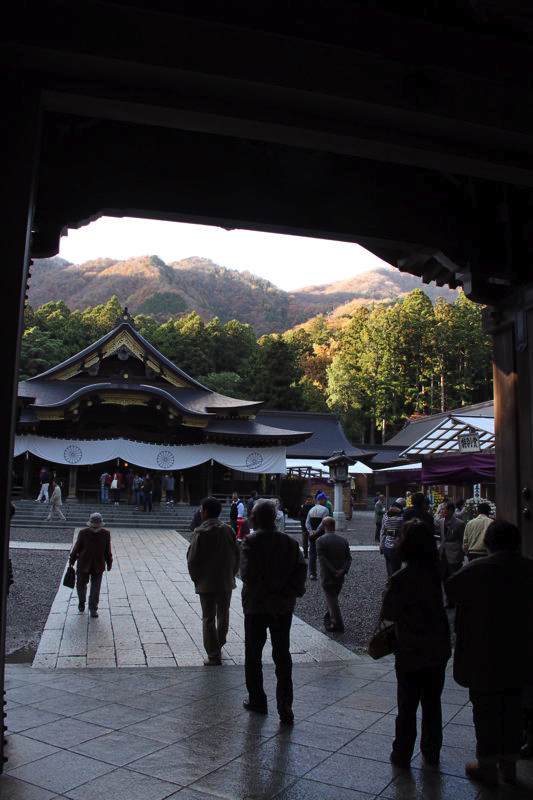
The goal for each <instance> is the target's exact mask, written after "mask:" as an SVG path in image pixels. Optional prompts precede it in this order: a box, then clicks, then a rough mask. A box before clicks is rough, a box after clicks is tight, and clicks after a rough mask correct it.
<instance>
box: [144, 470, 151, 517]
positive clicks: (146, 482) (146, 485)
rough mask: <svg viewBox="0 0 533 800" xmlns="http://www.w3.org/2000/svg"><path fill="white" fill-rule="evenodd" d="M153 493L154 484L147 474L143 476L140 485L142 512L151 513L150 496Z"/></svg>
mask: <svg viewBox="0 0 533 800" xmlns="http://www.w3.org/2000/svg"><path fill="white" fill-rule="evenodd" d="M153 491H154V482H153V480H152V478H151V477H150V474H149V473H148V472H147V473H146V475H145V476H144V479H143V483H142V496H143V511H150V512H151V511H152V508H153V506H152V495H153Z"/></svg>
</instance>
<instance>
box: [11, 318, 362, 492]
mask: <svg viewBox="0 0 533 800" xmlns="http://www.w3.org/2000/svg"><path fill="white" fill-rule="evenodd" d="M18 402H19V414H18V424H17V434H16V439H15V450H14V455H15V461H14V468H15V485H18V486H19V488H20V493H21V494H22V496H24V497H31V496H32V495H33V492H37V487H38V475H39V470H40V468H41V467H42V466H43V465H47V466H48V467H49V468H50V470H51V471H55V473H56V476H57V479H58V480H60V481H61V482H62V484H63V496H64V497H65V498H68V499H70V500H74V499H80V500H95V499H96V497H97V492H98V480H99V476H100V475H101V473H102V472H103V471H104V470H106V471H108V472H110V473H113V472H115V471H119V472H121V473H122V474H123V475H124V476H126V475H128V473H129V475H130V476H131V473H137V474H141V475H145V474H146V473H147V472H148V473H150V474H151V475H152V477H153V478H154V482H155V485H156V486H157V481H158V478H159V477H160V476H161V475H162V474H164V473H166V472H173V473H174V474H175V477H176V478H177V480H176V491H175V496H176V499H177V500H178V501H181V502H184V503H196V502H198V501H199V499H200V498H201V497H203V496H205V495H206V494H213V493H214V494H218V495H223V496H228V495H229V494H230V493H231V491H233V490H234V489H237V490H238V491H239V492H242V493H249V492H251V491H252V490H253V489H257V491H258V492H260V493H262V494H278V490H279V478H280V476H281V475H284V474H285V473H286V471H287V466H288V465H290V464H291V463H299V460H298V459H297V460H296V462H295V461H294V458H295V456H299V455H302V456H303V455H306V456H307V457H309V455H308V454H311V455H313V456H314V457H319V458H320V457H321V458H327V457H328V456H329V455H330V454H331V452H332V451H333V450H335V449H339V447H340V448H344V449H346V447H348V448H349V449H350V455H354V456H355V457H357V456H358V455H359V454H360V453H361V451H359V450H358V449H357V448H353V447H352V446H351V445H350V443H349V442H348V440H347V439H346V437H345V435H344V432H343V431H342V428H341V427H340V423H339V422H338V420H337V419H336V418H335V417H334V416H333V415H330V414H308V415H307V414H298V415H296V414H294V413H293V414H290V413H289V412H265V415H267V414H268V416H265V421H262V420H261V418H260V416H258V414H259V412H260V410H261V407H262V405H263V403H262V402H257V401H250V400H241V399H236V398H233V397H227V396H225V395H222V394H219V393H218V392H214V391H212V390H211V389H208V388H207V387H206V386H203V385H202V384H201V383H199V382H198V381H197V380H195V379H194V378H192V377H191V376H190V375H187V374H186V373H185V372H183V370H181V369H179V367H177V366H176V365H175V364H173V363H172V362H171V361H169V359H168V358H166V357H165V356H164V355H163V354H162V353H160V352H159V351H158V350H156V348H155V347H153V346H152V345H151V344H150V342H148V341H147V340H146V339H145V338H144V337H143V336H142V335H141V334H140V333H139V331H138V330H136V328H135V326H134V324H133V321H132V318H131V316H130V315H129V313H128V311H127V309H125V310H124V313H123V316H122V318H121V319H120V320H119V322H118V324H117V326H116V327H115V328H113V330H111V331H110V332H109V333H107V334H106V335H105V336H103V337H102V338H101V339H99V340H98V341H96V342H94V343H93V344H91V345H90V346H89V347H87V348H85V349H84V350H82V351H81V352H79V353H77V354H76V355H74V356H71V357H70V358H68V359H66V360H65V361H63V362H61V363H60V364H57V365H56V366H54V367H52V368H51V369H49V370H47V371H46V372H43V373H41V374H40V375H37V376H35V377H33V378H30V379H29V380H26V381H22V382H20V383H19V388H18ZM292 417H295V418H296V417H297V424H296V425H295V426H294V427H295V428H296V429H291V428H290V424H291V418H292ZM271 420H272V424H271ZM307 421H309V423H310V424H309V430H306V422H307ZM307 440H311V441H313V440H314V441H315V442H316V445H315V444H314V445H312V447H311V449H309V445H308V444H307ZM303 443H306V447H305V449H301V450H298V447H297V446H298V445H301V446H302V447H303ZM309 444H310V443H309ZM287 448H290V452H289V454H287ZM294 451H296V452H294ZM300 460H301V459H300Z"/></svg>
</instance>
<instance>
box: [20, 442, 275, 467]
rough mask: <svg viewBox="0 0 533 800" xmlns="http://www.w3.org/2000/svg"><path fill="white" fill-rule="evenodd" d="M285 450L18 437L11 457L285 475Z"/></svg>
mask: <svg viewBox="0 0 533 800" xmlns="http://www.w3.org/2000/svg"><path fill="white" fill-rule="evenodd" d="M286 451H287V449H286V447H249V448H248V447H230V446H229V445H224V444H190V445H167V444H151V443H148V442H135V441H132V440H130V439H95V440H90V439H53V438H49V437H46V436H34V435H31V434H30V435H27V436H17V437H16V438H15V450H14V455H15V456H19V455H21V453H25V452H30V453H33V455H35V456H37V457H38V458H40V459H41V460H42V461H49V462H50V463H52V464H66V465H68V466H83V465H86V464H101V463H103V462H105V461H113V460H114V459H116V458H120V459H122V460H123V461H127V462H128V463H129V464H132V465H134V466H137V467H144V468H145V469H150V470H163V471H164V472H167V471H168V472H170V471H171V470H178V469H189V467H196V466H198V464H203V463H205V462H206V461H209V460H210V459H213V461H217V462H218V463H219V464H223V465H224V466H225V467H229V468H230V469H234V470H238V471H239V472H254V473H262V472H264V473H274V474H285V472H286V466H285V462H286Z"/></svg>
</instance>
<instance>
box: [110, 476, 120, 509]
mask: <svg viewBox="0 0 533 800" xmlns="http://www.w3.org/2000/svg"><path fill="white" fill-rule="evenodd" d="M121 489H122V474H121V473H120V472H118V471H117V472H114V473H113V475H112V477H111V484H110V490H111V497H112V498H113V503H114V504H115V505H116V506H118V505H119V503H120V490H121Z"/></svg>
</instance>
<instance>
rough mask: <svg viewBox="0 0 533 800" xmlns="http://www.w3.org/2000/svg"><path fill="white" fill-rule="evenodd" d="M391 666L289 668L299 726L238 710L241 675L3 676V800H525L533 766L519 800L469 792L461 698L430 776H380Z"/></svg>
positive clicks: (421, 770)
mask: <svg viewBox="0 0 533 800" xmlns="http://www.w3.org/2000/svg"><path fill="white" fill-rule="evenodd" d="M392 667H393V664H392V661H391V660H390V659H385V660H383V661H379V662H373V661H371V660H370V659H368V658H366V657H363V658H359V659H358V660H357V661H356V662H349V663H344V664H341V663H339V662H337V663H336V664H329V665H324V664H296V665H295V668H294V683H295V704H294V709H295V714H296V724H295V726H294V728H292V729H289V730H287V729H283V728H280V726H279V724H278V720H277V715H276V713H275V703H274V699H273V696H274V681H275V678H274V675H273V670H272V668H271V667H267V668H266V670H265V688H266V690H267V694H268V698H269V712H270V713H269V714H268V716H266V717H264V716H258V715H255V714H248V713H247V712H245V711H244V710H243V708H242V699H243V695H244V690H243V671H242V667H238V666H230V667H226V668H218V669H213V668H205V667H203V668H202V667H200V668H198V667H194V668H184V669H176V668H175V667H174V668H173V669H165V668H147V669H143V670H139V669H128V668H125V669H122V670H119V669H93V670H79V669H65V670H43V669H38V668H34V669H32V668H31V667H30V666H29V665H8V667H7V687H8V692H7V699H8V709H7V727H8V733H7V747H6V753H7V755H8V761H7V764H6V765H5V773H4V775H2V776H0V797H2V800H53V798H55V800H59V798H71V800H102V799H103V798H105V800H163V799H164V798H168V800H171V799H172V800H216V798H218V800H221V798H225V800H245V799H246V800H268V799H269V798H277V800H372V798H377V797H379V798H388V799H389V800H514V799H516V800H526V798H528V800H531V797H532V796H533V762H531V761H529V762H520V763H519V766H518V774H519V780H520V785H519V787H518V788H516V789H510V788H507V787H506V788H503V787H502V788H500V789H497V790H491V791H481V790H480V789H479V787H478V786H476V785H475V784H473V783H471V782H470V781H469V780H467V779H466V778H465V775H464V763H465V761H466V760H468V759H469V758H472V756H473V754H474V748H475V744H474V733H473V728H472V718H471V710H470V707H469V705H468V704H467V692H466V690H465V689H462V688H460V687H458V686H457V685H456V684H455V683H454V681H453V679H452V677H451V675H450V674H449V671H448V675H447V678H446V684H445V688H444V693H443V697H442V700H443V718H444V747H443V750H442V754H441V764H440V768H439V769H435V768H430V767H427V766H425V765H424V763H423V761H422V760H421V757H420V755H419V754H418V750H416V751H415V757H414V759H413V762H412V765H411V769H410V770H397V769H395V768H393V767H392V766H391V764H390V763H389V760H388V759H389V753H390V747H391V742H392V738H393V731H394V720H395V703H396V685H395V675H394V670H393V668H392Z"/></svg>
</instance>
